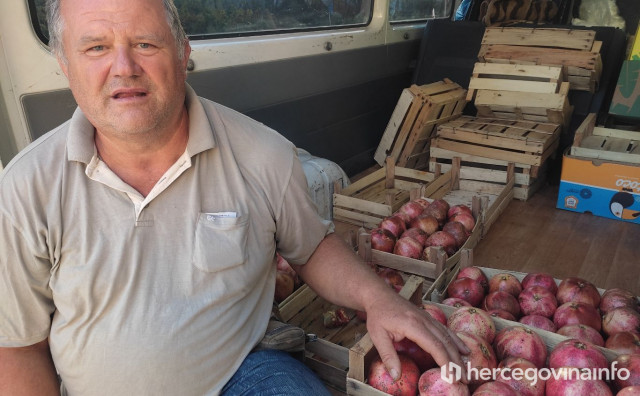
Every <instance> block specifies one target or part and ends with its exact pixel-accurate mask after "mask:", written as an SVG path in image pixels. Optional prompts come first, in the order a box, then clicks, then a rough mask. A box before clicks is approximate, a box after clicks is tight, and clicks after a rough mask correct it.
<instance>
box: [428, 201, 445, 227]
mask: <svg viewBox="0 0 640 396" xmlns="http://www.w3.org/2000/svg"><path fill="white" fill-rule="evenodd" d="M422 214H423V215H427V216H433V217H435V218H436V220H438V226H439V227H442V226H443V225H444V223H446V221H447V212H443V211H442V207H439V206H438V205H434V204H433V203H432V204H431V205H429V206H427V208H426V209H425V210H424V212H422Z"/></svg>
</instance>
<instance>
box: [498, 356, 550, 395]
mask: <svg viewBox="0 0 640 396" xmlns="http://www.w3.org/2000/svg"><path fill="white" fill-rule="evenodd" d="M498 367H499V368H500V369H501V371H500V373H501V375H499V376H498V377H497V378H496V380H497V381H498V382H503V383H505V384H507V385H509V386H510V387H512V388H513V389H515V390H516V391H518V392H520V394H521V395H522V396H544V386H545V383H546V381H545V380H544V379H543V378H540V376H536V377H537V378H533V377H532V375H531V373H537V369H538V368H537V367H536V366H535V364H533V363H531V362H530V361H528V360H527V359H523V358H517V357H508V358H506V359H504V360H503V361H501V362H500V364H499V366H498ZM514 369H517V372H519V373H525V375H522V376H520V375H510V373H511V372H513V371H514Z"/></svg>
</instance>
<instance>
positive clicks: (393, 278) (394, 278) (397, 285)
mask: <svg viewBox="0 0 640 396" xmlns="http://www.w3.org/2000/svg"><path fill="white" fill-rule="evenodd" d="M378 276H379V277H381V278H382V279H383V280H384V282H385V283H386V284H387V285H389V286H390V287H391V288H392V289H393V290H395V291H396V292H399V291H400V290H402V286H404V279H403V278H402V274H401V273H400V271H398V270H395V269H393V268H386V267H385V268H381V269H380V270H379V271H378Z"/></svg>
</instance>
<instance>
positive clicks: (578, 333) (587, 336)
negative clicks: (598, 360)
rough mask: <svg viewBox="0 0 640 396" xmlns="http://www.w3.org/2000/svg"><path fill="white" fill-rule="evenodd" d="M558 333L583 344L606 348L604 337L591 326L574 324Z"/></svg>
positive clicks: (560, 329) (559, 330) (564, 327)
mask: <svg viewBox="0 0 640 396" xmlns="http://www.w3.org/2000/svg"><path fill="white" fill-rule="evenodd" d="M556 333H558V334H560V335H563V336H565V337H568V338H574V339H576V340H579V341H582V342H590V343H592V344H593V345H597V346H604V339H603V338H602V335H600V332H599V331H598V330H596V329H594V328H593V327H591V326H586V325H582V324H572V325H567V326H563V327H561V328H559V329H558V331H556Z"/></svg>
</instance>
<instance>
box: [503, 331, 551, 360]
mask: <svg viewBox="0 0 640 396" xmlns="http://www.w3.org/2000/svg"><path fill="white" fill-rule="evenodd" d="M493 347H494V349H495V351H496V356H497V357H498V360H503V359H506V358H507V357H509V356H515V357H521V358H524V359H527V360H529V361H530V362H531V363H533V364H535V365H536V367H538V368H542V367H544V365H545V363H546V361H547V346H546V345H545V343H544V341H543V340H542V338H541V337H540V336H539V335H538V334H537V333H536V332H535V331H533V330H531V329H528V328H526V327H523V326H512V327H505V328H504V329H502V330H500V331H499V332H498V334H496V337H495V341H494V342H493Z"/></svg>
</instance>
